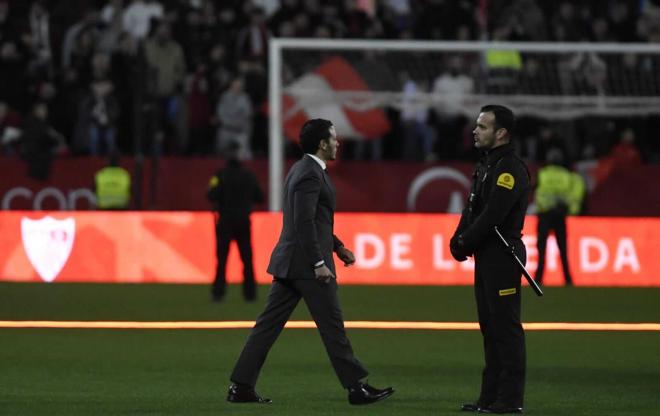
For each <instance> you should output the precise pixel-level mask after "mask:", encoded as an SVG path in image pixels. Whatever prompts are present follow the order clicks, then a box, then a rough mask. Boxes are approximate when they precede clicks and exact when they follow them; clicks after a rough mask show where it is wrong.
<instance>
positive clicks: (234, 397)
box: [227, 383, 273, 404]
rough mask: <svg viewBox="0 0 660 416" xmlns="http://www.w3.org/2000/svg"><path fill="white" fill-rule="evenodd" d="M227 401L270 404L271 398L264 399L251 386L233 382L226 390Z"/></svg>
mask: <svg viewBox="0 0 660 416" xmlns="http://www.w3.org/2000/svg"><path fill="white" fill-rule="evenodd" d="M227 401H228V402H231V403H261V404H270V403H272V402H273V401H272V400H271V399H264V398H263V397H261V396H259V395H258V394H257V392H256V391H254V388H253V387H250V386H239V385H238V384H236V383H234V384H232V385H231V386H229V391H228V392H227Z"/></svg>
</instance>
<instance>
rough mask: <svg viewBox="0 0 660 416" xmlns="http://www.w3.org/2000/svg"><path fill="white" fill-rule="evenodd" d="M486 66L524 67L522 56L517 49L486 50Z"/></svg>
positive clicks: (518, 69)
mask: <svg viewBox="0 0 660 416" xmlns="http://www.w3.org/2000/svg"><path fill="white" fill-rule="evenodd" d="M486 66H487V67H488V69H510V70H514V71H520V70H521V69H522V57H521V56H520V52H518V51H515V50H504V49H490V50H488V51H487V52H486Z"/></svg>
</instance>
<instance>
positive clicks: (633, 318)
mask: <svg viewBox="0 0 660 416" xmlns="http://www.w3.org/2000/svg"><path fill="white" fill-rule="evenodd" d="M266 292H267V287H261V288H260V293H259V294H260V298H259V301H258V302H256V303H254V304H246V303H244V302H243V301H242V299H241V297H240V288H239V287H236V286H231V287H230V292H229V294H228V297H227V299H226V301H225V302H223V303H219V304H214V303H211V302H210V298H209V293H208V288H207V287H203V286H195V285H101V284H50V285H46V284H24V283H2V284H0V320H31V319H34V320H135V321H154V320H156V321H160V320H184V321H185V320H195V321H206V320H212V321H219V320H237V319H239V320H253V319H254V318H255V317H256V316H257V314H258V313H259V312H260V310H261V309H262V307H263V302H264V299H265V297H266ZM524 292H525V296H524V299H523V319H524V321H525V322H660V289H651V288H638V289H622V288H546V296H545V297H543V298H537V297H536V296H534V294H533V293H532V292H531V290H529V289H528V288H526V289H524ZM340 297H341V301H342V307H343V309H344V315H345V318H346V320H405V321H468V322H474V321H475V320H476V312H475V306H474V300H473V297H472V288H471V287H396V286H394V287H368V286H343V287H340ZM293 319H297V320H307V319H309V314H308V312H307V310H306V308H305V307H304V305H303V304H301V305H300V306H299V307H298V309H297V310H296V312H295V313H294V316H293ZM348 331H349V337H350V338H351V341H352V343H353V347H354V349H355V352H356V355H357V356H358V358H360V360H361V361H363V363H364V364H365V365H366V366H367V368H368V369H369V370H370V371H371V376H370V382H371V383H372V384H374V385H376V386H385V385H392V386H394V387H395V389H396V393H395V395H394V396H393V397H392V398H391V399H388V400H386V401H384V402H381V403H376V404H374V405H371V406H367V407H353V406H349V405H348V403H347V400H346V393H345V391H344V390H343V389H342V388H341V386H340V385H339V382H338V381H337V379H336V377H335V375H334V373H333V371H332V368H331V366H330V363H329V361H328V359H327V357H326V355H325V351H324V349H323V345H322V343H321V340H320V337H319V336H318V333H317V332H316V331H315V330H310V329H289V330H285V331H284V332H283V334H282V336H281V337H280V339H279V340H278V342H277V343H276V344H275V347H274V348H273V350H272V351H271V353H270V355H269V357H268V360H267V362H266V365H265V366H264V369H263V371H262V374H261V378H260V380H259V384H258V386H257V390H258V391H259V392H260V393H261V394H262V395H264V396H266V397H270V398H272V399H273V401H274V403H273V404H272V405H270V406H255V405H235V404H229V403H227V402H226V401H225V396H226V389H227V386H228V377H229V373H230V372H231V369H232V366H233V364H234V361H235V359H236V358H237V356H238V354H239V352H240V349H241V347H242V345H243V342H244V340H245V337H246V336H247V334H248V330H246V329H232V330H93V329H73V330H72V329H66V330H65V329H6V328H0V415H3V416H5V415H7V416H9V415H11V416H13V415H19V416H23V415H49V416H51V415H63V416H64V415H66V416H77V415H378V416H380V415H383V416H385V415H406V416H407V415H411V416H412V415H460V414H462V412H459V411H458V405H459V404H460V403H461V402H463V401H469V400H472V399H474V398H475V397H476V394H477V393H478V387H479V379H480V371H481V367H482V360H483V358H482V349H481V348H482V347H481V336H480V334H479V333H478V332H477V331H423V330H417V331H413V330H365V329H349V330H348ZM527 354H528V373H527V385H526V386H527V390H526V402H525V413H526V414H528V415H598V416H603V415H658V414H660V333H659V332H568V331H565V332H564V331H553V332H538V331H529V332H528V333H527Z"/></svg>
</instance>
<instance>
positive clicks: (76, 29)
mask: <svg viewBox="0 0 660 416" xmlns="http://www.w3.org/2000/svg"><path fill="white" fill-rule="evenodd" d="M98 18H99V16H98V12H97V11H96V10H94V9H88V10H86V11H85V12H84V13H83V17H82V18H81V19H80V20H78V21H77V22H76V23H74V24H73V25H71V26H70V27H69V29H67V31H66V34H65V35H64V41H63V44H62V62H61V65H62V68H68V67H71V66H72V65H73V63H72V59H73V57H72V55H74V54H75V53H76V52H75V51H76V50H78V49H80V47H81V46H80V44H81V41H80V38H81V37H82V36H83V33H84V32H85V31H87V30H95V29H96V22H97V20H98ZM82 43H85V44H86V45H87V46H88V45H89V41H88V39H85V40H84V41H82ZM78 53H80V52H78Z"/></svg>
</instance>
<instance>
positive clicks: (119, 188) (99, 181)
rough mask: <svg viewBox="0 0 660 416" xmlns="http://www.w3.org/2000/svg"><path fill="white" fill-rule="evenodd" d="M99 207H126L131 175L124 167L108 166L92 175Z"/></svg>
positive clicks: (129, 193)
mask: <svg viewBox="0 0 660 416" xmlns="http://www.w3.org/2000/svg"><path fill="white" fill-rule="evenodd" d="M94 182H95V184H96V206H97V207H98V208H99V209H121V208H127V207H128V203H129V201H130V199H131V175H130V174H129V173H128V172H127V171H126V169H124V168H121V167H118V166H108V167H106V168H103V169H101V170H100V171H98V172H97V173H96V175H94Z"/></svg>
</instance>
